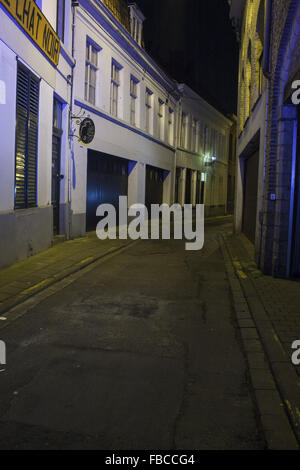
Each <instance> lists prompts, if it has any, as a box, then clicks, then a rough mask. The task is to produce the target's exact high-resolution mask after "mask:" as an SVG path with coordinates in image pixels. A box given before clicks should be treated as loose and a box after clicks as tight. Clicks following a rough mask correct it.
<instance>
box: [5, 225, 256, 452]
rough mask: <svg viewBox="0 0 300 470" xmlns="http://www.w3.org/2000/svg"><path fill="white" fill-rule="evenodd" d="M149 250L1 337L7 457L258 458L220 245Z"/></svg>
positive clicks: (163, 244)
mask: <svg viewBox="0 0 300 470" xmlns="http://www.w3.org/2000/svg"><path fill="white" fill-rule="evenodd" d="M228 230H231V226H230V225H229V224H227V225H224V224H221V222H220V221H219V222H217V223H214V224H212V223H210V224H209V225H207V228H206V238H205V246H204V249H203V250H202V251H200V252H186V251H185V250H184V243H183V242H181V241H143V242H138V243H136V244H135V245H133V246H131V247H130V248H129V249H127V250H126V251H124V252H123V253H120V254H117V255H115V256H113V257H110V258H109V259H107V260H104V261H103V262H101V263H99V264H97V265H96V266H95V267H94V268H93V269H92V270H90V271H89V272H87V273H86V274H84V275H82V276H81V277H80V278H78V279H77V280H76V281H75V282H73V283H72V284H71V285H69V286H68V287H66V288H64V289H63V290H60V291H58V292H56V293H54V294H53V295H52V296H51V297H48V298H47V299H46V300H44V301H42V302H41V303H40V304H39V305H37V306H35V307H34V308H33V309H32V310H31V311H30V312H27V313H26V314H25V315H24V316H22V317H21V318H19V319H18V320H16V321H14V322H12V323H11V324H10V325H8V326H7V327H6V328H4V329H2V330H0V339H2V340H4V341H5V342H6V343H7V362H8V363H7V368H6V371H5V372H2V373H1V374H0V449H105V450H122V449H126V450H127V449H128V450H129V449H130V450H133V449H136V450H140V449H157V450H159V449H261V448H263V447H264V442H263V438H262V436H261V433H260V431H259V425H258V421H257V419H256V409H255V405H254V402H253V400H252V393H251V387H250V386H249V381H248V374H247V368H246V362H245V359H244V356H243V352H242V348H241V343H240V339H239V334H238V329H237V325H236V323H235V319H234V313H233V309H232V304H231V298H230V291H229V285H228V282H227V278H226V273H225V268H224V261H223V258H222V254H221V251H220V248H219V242H218V234H219V233H220V232H221V231H223V232H224V231H228Z"/></svg>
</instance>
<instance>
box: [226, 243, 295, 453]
mask: <svg viewBox="0 0 300 470" xmlns="http://www.w3.org/2000/svg"><path fill="white" fill-rule="evenodd" d="M221 250H222V253H223V257H224V262H225V268H226V272H227V275H228V280H229V284H230V288H231V293H232V298H233V305H234V310H235V312H236V319H237V323H238V326H239V329H240V333H241V337H242V341H243V345H244V350H245V354H246V358H247V361H248V366H249V373H250V378H251V382H252V386H253V389H254V394H255V398H256V404H257V408H258V411H259V415H260V420H261V425H262V429H263V432H264V435H265V439H266V443H267V447H268V449H270V450H299V445H298V442H300V436H299V434H298V432H299V431H300V429H297V428H298V426H297V420H295V416H293V414H294V415H295V413H297V411H296V409H295V410H294V407H295V403H294V401H290V400H292V396H290V395H288V396H290V399H287V395H286V393H282V391H283V388H285V387H282V386H280V382H281V380H282V376H283V374H282V371H281V369H280V365H281V366H282V365H283V366H284V370H285V374H286V373H287V371H286V366H288V365H290V366H291V364H290V363H289V359H288V358H287V357H285V356H284V354H285V353H284V351H283V349H282V348H280V345H279V344H278V342H277V341H276V340H275V339H274V331H273V328H272V325H271V324H270V320H269V319H268V317H267V314H266V312H265V310H264V308H263V306H262V304H261V302H260V300H259V298H258V295H257V293H256V291H255V289H254V288H253V286H252V290H250V288H249V283H250V282H251V281H249V279H246V276H244V275H243V273H241V272H240V266H241V265H240V264H239V263H238V264H237V263H235V264H234V261H233V256H232V254H231V252H230V248H229V247H228V244H227V242H226V238H225V237H224V235H222V236H221ZM246 281H247V283H248V289H247V291H246V289H245V290H244V289H243V284H242V283H243V282H246ZM275 364H276V366H275ZM274 366H275V367H274ZM291 367H292V366H291ZM279 374H280V375H279ZM293 377H294V380H295V373H294V376H293ZM294 383H297V381H295V382H294ZM293 396H294V394H293ZM291 411H292V412H291ZM296 416H297V415H296ZM299 419H300V415H299ZM296 436H297V437H296ZM297 439H298V442H297Z"/></svg>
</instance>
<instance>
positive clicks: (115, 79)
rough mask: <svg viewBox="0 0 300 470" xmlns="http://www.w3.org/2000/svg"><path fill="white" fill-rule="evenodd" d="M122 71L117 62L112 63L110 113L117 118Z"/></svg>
mask: <svg viewBox="0 0 300 470" xmlns="http://www.w3.org/2000/svg"><path fill="white" fill-rule="evenodd" d="M120 69H121V67H120V66H119V65H118V64H117V63H116V62H115V61H112V63H111V85H110V113H111V114H112V115H113V116H115V117H117V116H118V100H119V86H120Z"/></svg>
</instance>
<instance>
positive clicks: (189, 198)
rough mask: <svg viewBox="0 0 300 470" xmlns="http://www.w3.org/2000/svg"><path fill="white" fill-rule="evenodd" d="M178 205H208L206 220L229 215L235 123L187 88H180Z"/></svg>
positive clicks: (177, 159)
mask: <svg viewBox="0 0 300 470" xmlns="http://www.w3.org/2000/svg"><path fill="white" fill-rule="evenodd" d="M178 89H179V90H180V94H181V100H180V104H179V112H178V114H179V118H178V135H177V149H176V182H175V195H174V198H175V201H176V202H179V203H180V204H182V205H183V204H192V205H195V204H205V216H206V217H210V216H217V215H224V214H226V213H227V209H228V208H227V189H228V188H227V186H228V162H229V140H230V132H231V128H232V126H233V121H232V120H231V119H228V118H226V117H225V116H223V115H222V114H221V113H220V112H218V111H217V110H216V109H215V108H213V107H212V106H211V105H210V104H208V103H207V102H206V101H204V100H203V99H202V98H201V97H200V96H199V95H198V94H197V93H195V92H194V91H193V90H191V88H189V87H188V86H187V85H185V84H181V85H179V86H178Z"/></svg>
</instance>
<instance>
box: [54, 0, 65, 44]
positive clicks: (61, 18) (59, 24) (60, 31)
mask: <svg viewBox="0 0 300 470" xmlns="http://www.w3.org/2000/svg"><path fill="white" fill-rule="evenodd" d="M56 32H57V35H58V37H59V39H60V40H61V41H62V42H64V39H65V0H57V14H56Z"/></svg>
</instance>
